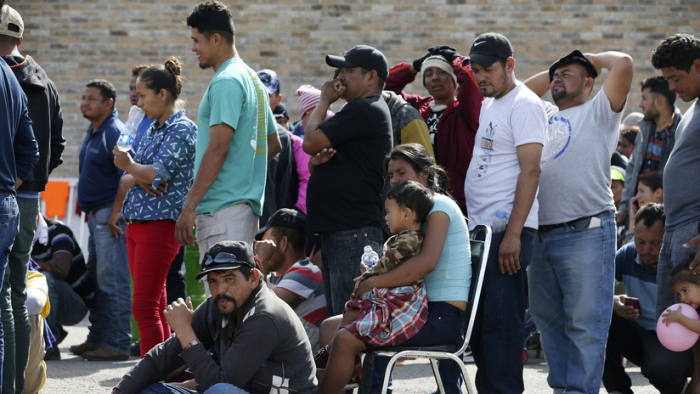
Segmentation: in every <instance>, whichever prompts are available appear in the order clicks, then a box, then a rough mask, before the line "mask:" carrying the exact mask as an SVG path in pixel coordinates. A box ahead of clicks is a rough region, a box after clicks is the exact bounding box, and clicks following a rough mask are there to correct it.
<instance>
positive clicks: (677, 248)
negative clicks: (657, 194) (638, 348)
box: [656, 220, 700, 319]
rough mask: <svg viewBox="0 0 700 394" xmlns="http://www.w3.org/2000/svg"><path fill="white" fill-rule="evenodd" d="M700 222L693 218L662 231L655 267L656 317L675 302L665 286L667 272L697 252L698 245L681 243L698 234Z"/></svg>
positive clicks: (671, 293)
mask: <svg viewBox="0 0 700 394" xmlns="http://www.w3.org/2000/svg"><path fill="white" fill-rule="evenodd" d="M699 228H700V223H699V222H698V221H695V220H693V221H692V222H690V223H686V224H684V225H682V226H680V227H677V228H676V229H674V230H666V232H665V233H664V241H663V244H661V252H660V253H659V265H658V266H657V268H656V283H658V286H657V287H656V318H657V319H658V318H659V316H661V314H662V313H663V312H664V311H665V310H666V308H668V307H669V306H671V305H673V304H675V303H676V296H675V294H673V292H672V291H671V290H670V289H669V288H668V286H666V282H667V281H668V274H670V273H671V269H673V267H675V266H676V265H677V264H678V263H680V262H681V261H683V260H685V259H687V258H688V256H690V254H691V253H697V252H698V247H697V246H693V247H692V248H690V249H686V248H684V247H683V244H684V243H686V242H688V241H690V240H691V239H693V238H695V237H696V236H697V235H698V230H699Z"/></svg>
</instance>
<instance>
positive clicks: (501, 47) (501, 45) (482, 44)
mask: <svg viewBox="0 0 700 394" xmlns="http://www.w3.org/2000/svg"><path fill="white" fill-rule="evenodd" d="M509 57H513V46H512V45H510V41H508V39H507V38H506V36H504V35H503V34H498V33H484V34H482V35H480V36H479V37H477V38H476V39H475V40H474V42H473V43H472V48H471V49H470V50H469V59H471V61H472V62H474V63H476V64H478V65H480V66H481V67H489V66H490V65H492V64H493V63H494V62H495V61H496V60H498V59H507V58H509Z"/></svg>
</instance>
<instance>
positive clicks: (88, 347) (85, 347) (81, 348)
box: [69, 342, 97, 356]
mask: <svg viewBox="0 0 700 394" xmlns="http://www.w3.org/2000/svg"><path fill="white" fill-rule="evenodd" d="M69 349H70V351H71V353H73V354H75V355H76V356H81V355H82V354H83V353H85V352H89V351H92V350H96V349H97V346H95V345H93V344H91V343H88V342H83V343H81V344H80V345H73V346H71V347H70V348H69Z"/></svg>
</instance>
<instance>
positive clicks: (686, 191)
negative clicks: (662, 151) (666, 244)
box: [664, 101, 700, 230]
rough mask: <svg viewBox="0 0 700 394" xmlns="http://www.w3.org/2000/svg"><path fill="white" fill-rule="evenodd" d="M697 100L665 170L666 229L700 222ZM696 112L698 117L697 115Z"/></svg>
mask: <svg viewBox="0 0 700 394" xmlns="http://www.w3.org/2000/svg"><path fill="white" fill-rule="evenodd" d="M699 103H700V101H696V102H695V104H694V105H693V106H691V107H690V108H688V111H686V113H685V115H683V120H681V123H680V124H679V125H678V129H676V145H675V147H674V148H673V151H671V156H670V157H669V158H668V162H667V163H666V167H665V168H664V208H665V209H666V230H674V229H676V228H678V227H680V226H682V225H684V224H686V223H690V222H693V221H695V222H697V221H698V220H700V197H698V196H700V183H698V182H696V181H695V180H694V179H693V178H694V176H695V175H696V174H697V173H698V171H700V149H698V148H699V147H700V109H699V108H698V105H700V104H699ZM695 112H697V113H698V116H695Z"/></svg>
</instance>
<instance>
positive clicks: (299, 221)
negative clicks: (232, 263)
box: [255, 208, 306, 241]
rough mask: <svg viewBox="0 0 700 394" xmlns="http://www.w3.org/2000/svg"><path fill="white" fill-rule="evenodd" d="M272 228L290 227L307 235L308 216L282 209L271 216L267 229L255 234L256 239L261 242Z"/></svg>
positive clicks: (264, 228) (266, 225) (292, 210)
mask: <svg viewBox="0 0 700 394" xmlns="http://www.w3.org/2000/svg"><path fill="white" fill-rule="evenodd" d="M271 227H289V228H292V229H294V230H297V231H301V232H302V233H304V234H305V233H306V215H304V214H303V213H301V212H299V211H297V210H296V209H289V208H282V209H279V210H278V211H277V212H275V213H274V214H272V216H270V219H268V220H267V223H266V224H265V227H263V228H261V229H260V231H258V232H257V233H256V234H255V239H256V240H257V241H260V240H261V239H262V237H263V235H264V234H265V231H267V230H269V229H270V228H271Z"/></svg>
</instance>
